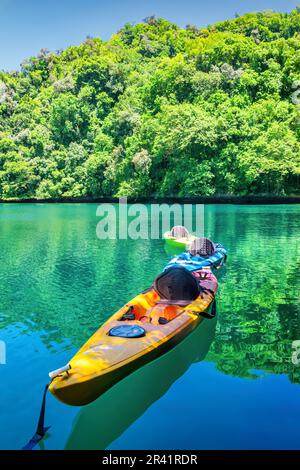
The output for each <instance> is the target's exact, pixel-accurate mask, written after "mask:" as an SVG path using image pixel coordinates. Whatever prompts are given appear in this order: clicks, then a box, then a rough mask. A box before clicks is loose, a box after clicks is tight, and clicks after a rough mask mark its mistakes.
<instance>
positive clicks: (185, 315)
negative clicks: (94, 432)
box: [49, 274, 217, 405]
mask: <svg viewBox="0 0 300 470" xmlns="http://www.w3.org/2000/svg"><path fill="white" fill-rule="evenodd" d="M211 276H212V277H213V278H214V276H213V275H212V274H211ZM214 279H215V278H214ZM214 279H212V280H211V282H210V291H207V292H206V293H203V294H202V297H200V296H199V297H198V298H197V299H196V300H195V301H193V302H192V303H191V304H189V305H188V306H186V307H180V306H178V305H166V304H159V303H157V302H159V300H160V297H159V295H158V294H157V293H156V292H155V291H154V290H153V289H150V290H149V291H147V292H145V293H141V294H139V295H138V296H136V297H135V298H134V299H132V300H131V301H130V302H129V303H127V304H126V305H124V306H123V307H122V308H121V309H120V310H118V311H117V312H116V313H115V314H114V315H113V316H112V317H111V318H110V319H109V320H108V321H107V322H105V323H104V324H103V325H102V326H101V327H100V328H99V329H98V331H97V332H96V333H95V334H94V335H93V336H92V337H91V338H90V339H89V340H88V341H87V342H86V344H85V345H84V346H83V347H82V348H81V349H80V350H79V351H78V352H77V353H76V354H75V356H74V357H73V358H72V359H71V361H70V362H69V365H70V367H71V369H70V370H69V371H68V372H65V373H63V374H61V375H59V376H58V377H55V378H54V379H53V380H52V382H51V384H50V386H49V390H50V391H51V393H52V394H53V395H55V396H56V397H57V398H58V399H59V400H61V401H63V402H64V403H67V404H70V405H83V404H87V403H89V402H91V401H93V400H95V399H96V398H97V397H98V396H99V395H101V394H102V393H103V392H104V391H106V390H107V389H108V388H110V387H111V386H112V385H113V384H114V383H116V382H117V381H119V380H121V379H122V378H123V377H125V376H126V375H128V374H129V373H130V372H132V371H133V370H135V369H137V368H138V367H140V366H141V365H143V364H145V363H146V362H149V361H150V360H152V359H153V358H155V357H157V356H158V355H160V354H162V353H163V352H165V351H166V350H168V349H170V348H171V347H173V346H174V345H175V344H177V343H178V342H179V341H181V340H182V339H183V338H184V337H185V336H186V335H187V334H188V333H189V332H190V331H192V330H193V329H194V328H195V327H196V326H197V325H198V324H199V323H200V322H201V321H202V320H203V317H202V316H201V315H199V314H200V313H201V312H205V311H207V310H208V309H209V307H210V305H211V303H212V301H213V299H214V296H215V293H216V291H217V281H216V279H215V281H214ZM129 308H130V309H131V310H132V311H133V312H134V315H135V319H134V320H123V319H122V317H123V315H124V314H125V313H126V312H128V309H129ZM161 317H163V318H165V319H166V320H167V323H165V324H160V320H159V319H160V318H161ZM124 324H126V325H138V326H140V327H142V328H143V329H144V330H145V335H144V336H142V337H139V338H123V337H115V336H110V335H109V331H110V330H111V328H113V327H117V326H121V325H124Z"/></svg>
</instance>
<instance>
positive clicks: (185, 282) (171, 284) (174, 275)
mask: <svg viewBox="0 0 300 470" xmlns="http://www.w3.org/2000/svg"><path fill="white" fill-rule="evenodd" d="M154 290H155V291H156V292H157V293H158V295H159V297H160V299H159V300H157V302H156V303H157V304H168V305H179V306H185V305H188V304H190V303H191V302H193V301H194V300H196V299H197V297H198V296H199V293H200V289H199V284H198V282H197V279H196V278H195V277H194V276H193V275H192V274H191V273H190V272H189V271H188V270H187V269H185V268H184V267H182V266H173V267H171V268H169V269H167V270H166V271H164V272H163V273H161V274H160V275H159V276H157V278H156V279H155V281H154Z"/></svg>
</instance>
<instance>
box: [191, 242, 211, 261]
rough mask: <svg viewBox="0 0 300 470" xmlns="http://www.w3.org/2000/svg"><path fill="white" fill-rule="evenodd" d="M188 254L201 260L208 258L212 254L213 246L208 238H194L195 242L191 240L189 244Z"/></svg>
mask: <svg viewBox="0 0 300 470" xmlns="http://www.w3.org/2000/svg"><path fill="white" fill-rule="evenodd" d="M189 252H190V253H191V255H192V256H196V255H199V256H201V257H203V258H208V257H209V256H211V255H213V254H214V252H215V245H214V243H213V242H212V241H211V240H209V239H208V238H204V237H199V238H195V240H193V241H192V243H191V246H190V248H189Z"/></svg>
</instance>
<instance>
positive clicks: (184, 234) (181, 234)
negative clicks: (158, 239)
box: [170, 225, 190, 239]
mask: <svg viewBox="0 0 300 470" xmlns="http://www.w3.org/2000/svg"><path fill="white" fill-rule="evenodd" d="M170 233H171V236H172V237H174V238H178V239H179V238H189V236H190V234H189V231H188V230H187V229H186V228H185V227H183V225H175V227H173V228H172V230H171V232H170Z"/></svg>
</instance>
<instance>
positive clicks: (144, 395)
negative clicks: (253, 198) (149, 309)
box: [0, 204, 300, 449]
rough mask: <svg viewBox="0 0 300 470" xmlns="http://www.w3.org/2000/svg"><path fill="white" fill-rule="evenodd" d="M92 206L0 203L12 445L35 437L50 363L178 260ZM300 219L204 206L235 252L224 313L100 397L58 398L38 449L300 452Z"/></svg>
mask: <svg viewBox="0 0 300 470" xmlns="http://www.w3.org/2000/svg"><path fill="white" fill-rule="evenodd" d="M96 207H97V206H96V205H76V204H73V205H72V204H65V205H42V204H32V205H22V204H18V205H0V266H1V269H0V281H1V290H0V340H2V341H4V342H5V346H6V364H5V365H4V364H1V365H0V380H1V388H0V448H2V449H7V448H9V449H18V448H20V447H22V446H23V445H24V444H25V443H26V442H27V440H28V439H29V438H30V437H31V435H32V434H33V432H34V430H35V426H36V420H37V417H38V413H39V407H40V401H41V394H42V390H43V386H44V384H45V383H46V382H47V379H48V377H47V373H48V371H50V370H53V369H55V368H57V367H59V366H61V365H64V364H65V363H67V362H68V360H69V359H70V357H71V356H72V355H73V354H74V353H75V351H76V350H77V349H78V348H79V347H80V346H81V345H82V344H83V343H84V342H85V341H86V340H87V339H88V338H89V336H90V335H91V334H92V333H93V332H94V331H95V330H96V329H97V328H98V327H99V325H100V324H101V323H102V322H103V321H104V320H105V319H106V318H107V317H108V316H110V315H111V314H112V313H113V312H114V311H115V310H116V309H117V308H119V307H120V306H121V305H122V304H123V303H124V302H126V301H127V300H129V299H130V298H131V297H133V296H134V295H135V294H136V293H137V292H138V291H140V290H142V289H144V288H146V287H148V286H149V285H150V284H151V282H152V280H153V278H154V277H155V276H156V275H157V274H158V273H159V272H160V271H161V269H162V268H163V266H164V265H165V264H166V263H167V261H168V260H169V258H170V255H169V254H168V253H167V252H166V251H165V247H164V244H163V242H162V241H161V240H152V241H151V240H137V241H134V240H119V241H118V240H99V239H98V238H97V237H96V225H97V222H98V218H97V217H96ZM299 216H300V206H295V205H294V206H293V205H278V206H255V205H251V206H238V205H237V206H233V205H232V206H231V205H207V206H206V207H205V234H206V236H209V237H211V238H213V239H214V240H215V241H218V242H222V243H223V244H224V245H225V246H226V248H227V249H228V251H229V257H228V264H227V267H226V269H225V270H223V272H222V273H221V274H220V289H219V293H218V316H217V320H215V321H209V320H205V323H203V325H202V326H201V327H199V328H198V329H197V330H196V331H195V332H194V333H192V334H191V335H190V336H189V337H188V338H187V339H186V340H185V341H183V342H182V343H181V344H180V345H179V346H178V347H176V348H175V349H174V350H172V351H171V352H169V353H168V354H166V355H165V356H163V357H161V358H159V359H157V360H156V361H154V362H153V363H150V364H148V365H147V366H145V367H143V368H142V369H140V370H138V371H137V372H135V373H134V374H132V375H130V376H128V377H127V378H126V379H125V380H123V381H122V382H120V383H119V384H117V385H116V386H115V387H113V388H112V389H111V390H110V391H108V392H107V393H106V394H104V395H103V396H102V397H100V398H99V399H98V400H97V401H95V402H94V403H92V404H91V405H88V406H86V407H83V408H73V407H68V406H66V405H63V404H61V403H59V402H57V401H56V400H55V399H54V398H53V397H52V396H51V395H49V397H48V404H47V415H46V424H51V429H50V431H49V434H48V436H47V438H46V439H45V441H44V442H43V443H42V445H41V446H40V448H41V449H42V448H45V449H63V448H99V449H103V448H111V449H130V448H145V449H147V448H149V449H171V448H180V449H189V448H191V449H195V448H200V449H201V448H203V449H214V448H216V449H229V448H300V428H299V421H300V387H299V383H300V364H299V365H294V364H293V363H292V360H291V357H292V352H293V351H292V342H293V341H295V340H300V322H299V319H300V307H299V290H300V289H299V284H300V274H299V268H300V253H299V228H300V217H299ZM1 344H2V345H3V343H1ZM2 359H3V358H2ZM0 362H1V361H0ZM2 362H3V361H2Z"/></svg>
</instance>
